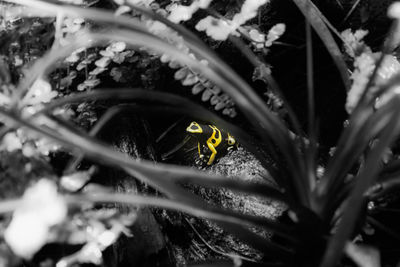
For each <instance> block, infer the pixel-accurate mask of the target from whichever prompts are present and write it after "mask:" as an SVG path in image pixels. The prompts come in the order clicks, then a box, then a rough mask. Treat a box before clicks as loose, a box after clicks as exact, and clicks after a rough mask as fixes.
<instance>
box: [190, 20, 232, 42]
mask: <svg viewBox="0 0 400 267" xmlns="http://www.w3.org/2000/svg"><path fill="white" fill-rule="evenodd" d="M196 30H198V31H205V32H206V34H207V35H208V36H210V37H211V38H213V39H214V40H221V41H223V40H226V39H227V38H228V36H229V34H231V33H232V32H233V30H234V28H233V27H232V26H231V25H230V24H228V22H227V21H224V20H220V19H216V18H214V17H211V16H208V17H205V18H204V19H202V20H200V21H199V22H198V23H197V25H196Z"/></svg>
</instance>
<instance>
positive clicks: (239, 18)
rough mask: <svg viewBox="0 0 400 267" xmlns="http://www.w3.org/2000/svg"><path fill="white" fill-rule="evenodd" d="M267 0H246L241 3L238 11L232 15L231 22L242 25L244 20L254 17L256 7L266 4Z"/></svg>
mask: <svg viewBox="0 0 400 267" xmlns="http://www.w3.org/2000/svg"><path fill="white" fill-rule="evenodd" d="M267 1H268V0H246V1H245V2H244V3H243V5H242V8H241V10H240V13H237V14H235V16H233V19H232V21H233V23H234V24H238V25H242V24H244V23H245V22H246V21H248V20H250V19H252V18H254V17H255V16H257V10H258V8H259V7H260V6H262V5H264V4H266V3H267Z"/></svg>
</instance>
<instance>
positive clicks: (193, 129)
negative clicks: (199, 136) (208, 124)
mask: <svg viewBox="0 0 400 267" xmlns="http://www.w3.org/2000/svg"><path fill="white" fill-rule="evenodd" d="M186 132H189V133H203V129H202V128H201V126H200V125H199V124H198V123H197V122H195V121H193V122H192V123H191V124H190V125H189V126H188V127H187V128H186Z"/></svg>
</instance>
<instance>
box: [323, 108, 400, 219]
mask: <svg viewBox="0 0 400 267" xmlns="http://www.w3.org/2000/svg"><path fill="white" fill-rule="evenodd" d="M393 109H397V106H396V102H394V101H392V102H390V103H388V104H387V105H385V106H384V107H382V108H381V109H379V110H378V111H377V112H375V113H373V114H371V115H369V117H368V118H366V121H365V122H362V125H360V126H357V127H354V125H353V128H355V129H354V131H353V132H352V133H351V134H350V136H352V138H351V139H348V140H346V141H345V144H339V146H338V148H337V149H340V151H341V153H340V155H336V154H335V155H334V158H333V159H334V160H332V161H331V162H330V163H329V165H328V166H327V168H326V173H325V176H324V177H323V178H324V179H322V180H321V182H320V183H319V184H318V188H317V189H318V190H320V191H317V194H318V196H319V197H318V198H319V212H320V214H321V216H322V217H323V218H326V219H328V220H329V218H330V215H331V214H332V212H334V210H335V208H336V206H335V203H336V202H335V201H333V199H334V198H336V197H337V196H341V195H342V194H341V192H340V191H341V190H342V189H343V184H344V181H345V178H346V175H347V174H348V171H349V170H350V168H351V167H352V166H353V165H354V164H355V163H356V162H357V160H358V159H359V157H360V156H361V154H362V153H363V152H364V150H365V148H366V147H367V145H368V144H369V142H370V140H371V139H372V138H374V137H376V135H378V134H379V133H380V132H381V131H382V130H383V129H384V128H385V127H386V125H387V123H389V122H390V116H389V115H390V114H391V113H392V112H393ZM349 127H350V126H349ZM345 131H347V129H346V130H345ZM349 131H352V130H350V129H349ZM329 181H330V182H331V183H328V182H329Z"/></svg>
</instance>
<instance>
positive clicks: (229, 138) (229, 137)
mask: <svg viewBox="0 0 400 267" xmlns="http://www.w3.org/2000/svg"><path fill="white" fill-rule="evenodd" d="M227 141H228V145H230V146H233V145H234V144H235V143H236V140H235V138H233V136H232V135H230V134H229V133H228V138H227Z"/></svg>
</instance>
